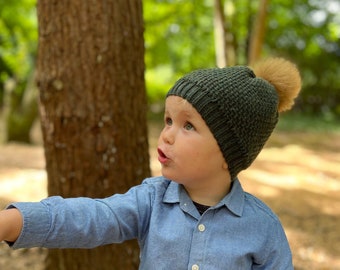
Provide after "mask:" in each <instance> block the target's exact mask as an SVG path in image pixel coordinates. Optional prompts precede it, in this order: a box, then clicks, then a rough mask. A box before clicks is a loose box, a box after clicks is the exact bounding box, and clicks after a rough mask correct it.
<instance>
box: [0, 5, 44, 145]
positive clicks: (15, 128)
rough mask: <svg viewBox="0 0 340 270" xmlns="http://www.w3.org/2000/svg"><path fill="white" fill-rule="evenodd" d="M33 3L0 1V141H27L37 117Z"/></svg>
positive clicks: (35, 32)
mask: <svg viewBox="0 0 340 270" xmlns="http://www.w3.org/2000/svg"><path fill="white" fill-rule="evenodd" d="M35 4H36V0H20V1H0V121H1V122H0V123H1V126H0V141H10V140H17V141H24V142H29V140H30V138H29V133H30V129H31V126H32V124H33V122H34V120H35V119H36V117H37V101H36V97H37V90H36V88H35V85H34V63H35V58H36V50H37V36H38V35H37V18H36V12H35Z"/></svg>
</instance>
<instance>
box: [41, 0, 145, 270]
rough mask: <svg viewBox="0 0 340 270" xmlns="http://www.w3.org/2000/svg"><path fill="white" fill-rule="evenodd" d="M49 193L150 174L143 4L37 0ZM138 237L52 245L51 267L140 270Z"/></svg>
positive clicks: (77, 192)
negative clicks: (85, 246) (79, 246)
mask: <svg viewBox="0 0 340 270" xmlns="http://www.w3.org/2000/svg"><path fill="white" fill-rule="evenodd" d="M37 10H38V23H39V50H38V74H37V82H38V86H39V89H40V115H41V123H42V131H43V139H44V148H45V157H46V169H47V173H48V192H49V195H62V196H64V197H75V196H89V197H106V196H110V195H112V194H113V193H117V192H125V191H126V190H127V189H128V188H129V187H131V186H133V185H135V184H138V183H140V181H141V180H142V179H143V178H145V177H147V176H149V175H150V168H149V154H148V142H147V125H146V108H147V106H146V95H145V85H144V41H143V18H142V2H141V1H136V0H117V1H110V0H99V1H94V0H72V1H68V0H38V5H37ZM138 257H139V250H138V246H137V243H136V242H135V241H132V242H127V243H125V244H123V245H108V246H105V247H100V248H96V249H91V250H51V251H49V255H48V257H47V267H46V269H49V270H52V269H58V270H62V269H67V270H70V269H79V270H80V269H81V270H86V269H91V270H93V269H101V270H105V269H124V270H125V269H126V270H128V269H137V268H138V262H139V259H138Z"/></svg>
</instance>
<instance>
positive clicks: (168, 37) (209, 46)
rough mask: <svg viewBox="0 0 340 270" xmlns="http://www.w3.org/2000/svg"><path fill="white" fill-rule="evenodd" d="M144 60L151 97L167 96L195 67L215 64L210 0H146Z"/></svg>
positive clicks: (150, 98)
mask: <svg viewBox="0 0 340 270" xmlns="http://www.w3.org/2000/svg"><path fill="white" fill-rule="evenodd" d="M143 5H144V20H145V48H146V55H145V62H146V67H147V69H146V82H147V90H148V96H149V101H150V102H151V103H152V102H155V99H159V98H162V99H163V97H164V95H165V93H166V92H167V91H168V90H169V88H170V87H171V85H172V84H173V83H174V81H175V80H176V79H177V78H178V77H179V76H181V75H182V74H183V73H185V72H189V71H191V70H192V69H197V68H202V67H207V66H213V65H214V36H213V31H212V30H213V17H212V16H213V11H212V10H213V7H212V3H211V1H198V0H190V1H188V0H168V1H165V0H163V1H161V0H158V1H156V0H146V1H143Z"/></svg>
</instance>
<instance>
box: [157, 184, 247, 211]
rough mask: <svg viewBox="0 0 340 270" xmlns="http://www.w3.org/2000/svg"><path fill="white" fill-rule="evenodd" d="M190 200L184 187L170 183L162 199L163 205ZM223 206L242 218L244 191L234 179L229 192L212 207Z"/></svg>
mask: <svg viewBox="0 0 340 270" xmlns="http://www.w3.org/2000/svg"><path fill="white" fill-rule="evenodd" d="M187 200H190V198H189V196H188V195H187V193H186V191H185V189H184V187H183V186H182V185H180V184H178V183H176V182H174V181H171V182H170V184H169V186H168V188H167V190H166V192H165V194H164V197H163V202H165V203H183V202H184V201H187ZM223 205H225V206H226V207H227V208H228V209H229V210H230V211H231V212H232V213H233V214H235V215H237V216H239V217H240V216H242V213H243V208H244V191H243V188H242V186H241V183H240V181H239V180H238V179H237V178H236V179H235V180H234V181H233V182H232V185H231V190H230V192H229V193H228V194H227V195H226V196H225V197H224V198H223V199H222V200H221V201H220V202H219V203H218V204H217V205H216V206H215V207H214V208H218V207H221V206H223Z"/></svg>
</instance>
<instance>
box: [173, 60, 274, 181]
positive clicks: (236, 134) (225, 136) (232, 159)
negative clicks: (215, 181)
mask: <svg viewBox="0 0 340 270" xmlns="http://www.w3.org/2000/svg"><path fill="white" fill-rule="evenodd" d="M171 95H175V96H180V97H182V98H184V99H186V100H187V101H188V102H189V103H191V104H192V105H193V107H194V108H195V109H196V110H197V111H198V113H199V114H200V115H201V116H202V118H203V119H204V120H205V122H206V124H207V125H208V127H209V129H210V131H211V132H212V134H213V135H214V137H215V139H216V141H217V143H218V145H219V147H220V149H221V151H222V153H223V156H224V159H225V160H226V162H227V164H228V168H229V173H230V176H231V179H232V180H233V179H234V178H235V177H236V176H237V174H238V173H239V172H240V171H241V170H244V169H246V168H247V167H249V166H250V165H251V163H252V162H253V161H254V159H255V158H256V156H257V155H258V154H259V152H260V151H261V149H262V148H263V146H264V144H265V143H266V141H267V139H268V138H269V136H270V135H271V133H272V131H273V129H274V127H275V125H276V123H277V121H278V106H279V94H278V92H277V91H276V88H275V87H274V85H272V84H271V83H269V82H268V81H267V80H264V79H262V78H257V77H256V75H255V73H254V72H253V71H252V70H251V69H250V68H249V67H246V66H235V67H228V68H212V69H202V70H196V71H194V72H191V73H189V74H187V75H185V76H184V77H182V78H181V79H179V80H178V81H177V82H176V83H175V85H174V86H173V88H171V89H170V91H169V92H168V94H167V97H168V96H171Z"/></svg>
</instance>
